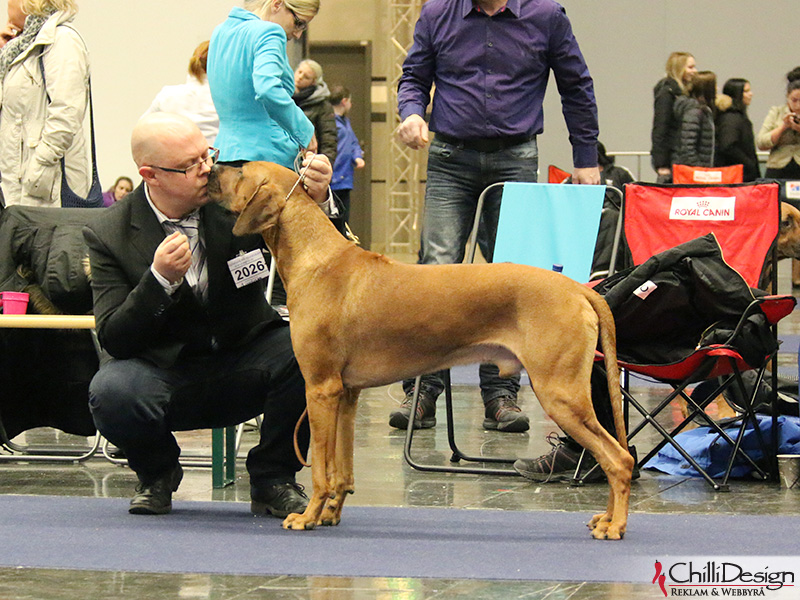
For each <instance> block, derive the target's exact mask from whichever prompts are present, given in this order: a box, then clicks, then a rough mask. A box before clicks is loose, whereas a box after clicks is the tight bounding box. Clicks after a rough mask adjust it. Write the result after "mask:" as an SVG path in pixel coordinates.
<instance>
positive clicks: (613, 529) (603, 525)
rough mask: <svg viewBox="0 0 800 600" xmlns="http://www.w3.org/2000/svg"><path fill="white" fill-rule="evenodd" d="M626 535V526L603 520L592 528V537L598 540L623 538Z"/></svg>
mask: <svg viewBox="0 0 800 600" xmlns="http://www.w3.org/2000/svg"><path fill="white" fill-rule="evenodd" d="M624 536H625V528H624V527H620V526H619V525H614V524H612V523H610V522H606V521H601V522H599V523H598V524H597V526H596V527H595V528H594V529H592V537H593V538H594V539H596V540H621V539H622V538H623V537H624Z"/></svg>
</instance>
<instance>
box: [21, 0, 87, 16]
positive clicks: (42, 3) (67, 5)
mask: <svg viewBox="0 0 800 600" xmlns="http://www.w3.org/2000/svg"><path fill="white" fill-rule="evenodd" d="M56 11H63V12H66V13H71V14H75V13H77V12H78V4H77V3H76V2H75V0H22V12H24V13H25V14H26V15H33V16H34V17H44V16H47V15H49V14H51V13H54V12H56Z"/></svg>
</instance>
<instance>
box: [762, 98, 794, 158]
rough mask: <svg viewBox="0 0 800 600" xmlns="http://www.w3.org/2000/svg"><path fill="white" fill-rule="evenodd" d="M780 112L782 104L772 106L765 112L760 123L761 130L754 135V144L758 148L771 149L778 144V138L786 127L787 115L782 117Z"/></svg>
mask: <svg viewBox="0 0 800 600" xmlns="http://www.w3.org/2000/svg"><path fill="white" fill-rule="evenodd" d="M782 112H783V107H782V106H773V107H772V108H771V109H770V110H769V112H768V113H767V116H766V117H765V118H764V123H763V124H762V125H761V130H760V131H759V132H758V135H757V136H756V146H757V147H758V149H759V150H772V148H773V147H775V146H776V145H778V140H780V137H781V135H783V132H784V131H786V129H788V124H787V122H786V116H787V115H784V116H783V117H782V116H781V113H782ZM789 114H790V113H789Z"/></svg>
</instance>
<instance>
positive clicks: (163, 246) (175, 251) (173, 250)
mask: <svg viewBox="0 0 800 600" xmlns="http://www.w3.org/2000/svg"><path fill="white" fill-rule="evenodd" d="M191 266H192V251H191V250H190V249H189V238H187V237H186V236H185V235H184V234H182V233H181V232H180V231H175V232H173V233H171V234H170V235H168V236H167V237H166V238H164V241H163V242H161V243H160V244H159V245H158V248H156V253H155V256H153V268H154V269H155V270H156V271H157V272H158V274H159V275H161V276H162V277H163V278H164V279H166V280H167V281H169V282H170V283H178V282H179V281H180V280H181V278H182V277H183V276H184V275H186V272H187V271H188V270H189V267H191Z"/></svg>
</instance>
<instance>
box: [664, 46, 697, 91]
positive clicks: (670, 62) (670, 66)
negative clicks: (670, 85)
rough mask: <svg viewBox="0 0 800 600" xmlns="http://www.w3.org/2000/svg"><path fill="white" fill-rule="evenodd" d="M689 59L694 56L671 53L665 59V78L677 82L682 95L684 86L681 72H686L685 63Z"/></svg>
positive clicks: (683, 53)
mask: <svg viewBox="0 0 800 600" xmlns="http://www.w3.org/2000/svg"><path fill="white" fill-rule="evenodd" d="M690 58H694V56H692V55H691V54H689V53H688V52H673V53H672V54H670V55H669V58H668V59H667V77H670V78H671V79H674V80H675V81H677V82H678V85H679V86H680V87H681V90H682V91H683V92H684V93H685V92H686V84H685V83H684V82H683V72H684V71H685V70H686V63H687V62H689V59H690Z"/></svg>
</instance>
